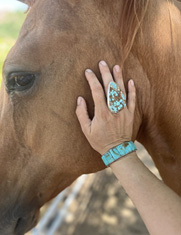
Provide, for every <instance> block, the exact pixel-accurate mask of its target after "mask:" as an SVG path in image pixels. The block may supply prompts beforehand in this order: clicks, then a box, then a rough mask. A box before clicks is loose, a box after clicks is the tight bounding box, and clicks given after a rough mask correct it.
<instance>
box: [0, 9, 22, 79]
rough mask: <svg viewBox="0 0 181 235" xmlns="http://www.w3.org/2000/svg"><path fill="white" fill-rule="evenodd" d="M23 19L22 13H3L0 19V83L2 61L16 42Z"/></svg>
mask: <svg viewBox="0 0 181 235" xmlns="http://www.w3.org/2000/svg"><path fill="white" fill-rule="evenodd" d="M25 17H26V15H25V14H24V13H23V12H11V13H3V14H2V15H1V17H0V82H1V80H2V67H3V63H4V60H5V58H6V56H7V54H8V52H9V50H10V49H11V47H12V46H13V45H14V44H15V42H16V39H17V37H18V34H19V30H20V28H21V25H22V24H23V21H24V19H25Z"/></svg>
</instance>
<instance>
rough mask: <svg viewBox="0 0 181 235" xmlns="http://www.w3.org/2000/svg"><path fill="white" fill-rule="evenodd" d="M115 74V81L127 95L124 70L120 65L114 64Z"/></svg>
mask: <svg viewBox="0 0 181 235" xmlns="http://www.w3.org/2000/svg"><path fill="white" fill-rule="evenodd" d="M113 74H114V79H115V82H116V83H117V84H118V85H119V87H120V89H121V91H122V92H123V93H124V95H125V97H126V91H125V86H124V82H123V74H122V70H121V68H120V66H119V65H115V66H114V68H113Z"/></svg>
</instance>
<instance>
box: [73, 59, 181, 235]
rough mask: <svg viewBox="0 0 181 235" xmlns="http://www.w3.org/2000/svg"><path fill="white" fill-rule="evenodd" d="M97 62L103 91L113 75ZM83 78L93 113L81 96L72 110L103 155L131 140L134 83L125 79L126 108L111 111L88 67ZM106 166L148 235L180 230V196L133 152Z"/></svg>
mask: <svg viewBox="0 0 181 235" xmlns="http://www.w3.org/2000/svg"><path fill="white" fill-rule="evenodd" d="M99 66H100V71H101V74H102V78H103V83H104V88H105V91H107V87H108V83H109V82H110V81H111V80H113V78H112V76H111V73H110V71H109V69H108V67H107V65H103V64H101V63H100V64H99ZM113 72H114V78H115V81H116V82H117V83H118V85H119V86H120V88H121V90H122V91H123V92H124V93H125V89H124V84H123V80H122V73H121V71H120V69H118V66H116V67H115V68H114V70H113ZM86 78H87V80H88V82H89V85H90V88H91V91H92V95H93V99H94V103H95V116H94V118H93V119H92V120H90V118H89V115H88V113H87V106H86V102H85V100H84V99H83V98H79V100H78V106H77V110H76V113H77V116H78V119H79V121H80V124H81V128H82V130H83V132H84V134H85V136H86V138H87V139H88V141H89V143H90V144H91V146H92V147H93V148H94V149H95V150H96V151H98V152H99V153H100V154H101V155H103V154H104V153H105V152H107V151H108V150H109V149H111V148H113V147H115V146H117V145H119V144H121V143H123V142H125V141H129V140H131V137H132V130H133V121H134V109H135V100H136V99H135V95H136V92H135V86H134V85H132V81H129V83H128V91H129V95H128V102H127V108H125V109H124V110H122V111H121V112H120V113H118V114H116V115H113V114H112V113H110V111H109V110H108V108H107V105H106V102H105V95H104V90H103V88H102V86H101V84H100V83H99V81H98V79H97V78H96V76H95V74H94V73H93V72H91V71H89V70H88V71H87V72H86ZM110 167H111V169H112V170H113V172H114V174H115V175H116V176H117V178H118V179H119V181H120V183H121V185H122V186H123V187H124V188H125V190H126V191H127V193H128V195H129V196H130V198H131V199H132V201H133V202H134V203H135V206H136V207H137V209H138V211H139V213H140V215H141V216H142V218H143V220H144V222H145V225H146V226H147V228H148V230H149V232H150V233H151V234H152V235H157V234H159V235H162V234H164V235H165V234H169V235H170V234H174V235H177V234H178V235H179V234H181V199H180V198H179V196H178V195H177V194H175V193H174V192H173V191H172V190H171V189H169V188H168V187H167V186H166V185H165V184H163V183H162V182H161V181H160V180H159V179H157V178H156V177H155V176H154V175H153V174H152V173H151V172H150V171H149V170H148V169H147V168H146V167H145V166H144V165H143V163H142V162H141V161H140V160H139V159H138V157H137V155H136V153H131V154H129V155H127V156H125V157H123V158H122V159H120V160H118V161H116V162H114V163H112V164H111V166H110Z"/></svg>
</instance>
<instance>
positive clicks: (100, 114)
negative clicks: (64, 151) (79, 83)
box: [76, 61, 136, 155]
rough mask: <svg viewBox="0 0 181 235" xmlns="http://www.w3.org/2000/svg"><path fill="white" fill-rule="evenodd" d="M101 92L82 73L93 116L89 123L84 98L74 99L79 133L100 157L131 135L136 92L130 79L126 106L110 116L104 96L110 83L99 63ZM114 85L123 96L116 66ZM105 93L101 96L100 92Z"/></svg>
mask: <svg viewBox="0 0 181 235" xmlns="http://www.w3.org/2000/svg"><path fill="white" fill-rule="evenodd" d="M99 69H100V72H101V75H102V79H103V83H104V89H103V87H102V85H101V84H100V82H99V80H98V79H97V77H96V75H95V74H94V73H93V72H92V71H91V70H90V69H88V70H86V72H85V76H86V78H87V81H88V83H89V85H90V89H91V92H92V96H93V100H94V104H95V115H94V118H93V119H92V120H91V119H90V118H89V114H88V112H87V105H86V102H85V100H84V98H82V97H79V98H78V100H77V108H76V114H77V117H78V120H79V122H80V125H81V128H82V131H83V133H84V135H85V136H86V138H87V140H88V141H89V143H90V145H91V146H92V148H93V149H95V150H96V151H97V152H99V153H100V154H101V155H103V154H105V153H106V152H107V151H108V150H109V149H111V148H113V147H115V146H117V145H119V144H121V143H123V142H125V141H130V140H131V138H132V133H133V120H134V111H135V103H136V89H135V86H134V82H133V80H130V81H129V83H128V99H127V107H126V108H124V109H123V110H122V111H120V112H119V113H117V114H112V113H111V112H110V110H109V109H108V107H107V103H106V99H105V93H106V94H107V90H108V84H109V83H110V82H111V81H113V77H112V75H111V72H110V70H109V68H108V66H107V64H106V63H105V62H104V61H101V62H100V63H99ZM113 74H114V79H115V82H116V83H117V84H118V86H119V87H120V89H121V90H122V92H123V93H124V95H125V97H126V92H125V87H124V83H123V77H122V71H121V68H120V67H119V66H118V65H116V66H115V67H114V69H113ZM104 90H105V93H104Z"/></svg>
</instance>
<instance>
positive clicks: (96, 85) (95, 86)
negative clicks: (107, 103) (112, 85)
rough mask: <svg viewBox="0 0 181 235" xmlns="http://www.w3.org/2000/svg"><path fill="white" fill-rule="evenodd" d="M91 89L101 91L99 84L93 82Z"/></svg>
mask: <svg viewBox="0 0 181 235" xmlns="http://www.w3.org/2000/svg"><path fill="white" fill-rule="evenodd" d="M92 90H93V92H101V91H102V86H101V84H99V83H97V82H94V83H93V85H92Z"/></svg>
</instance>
